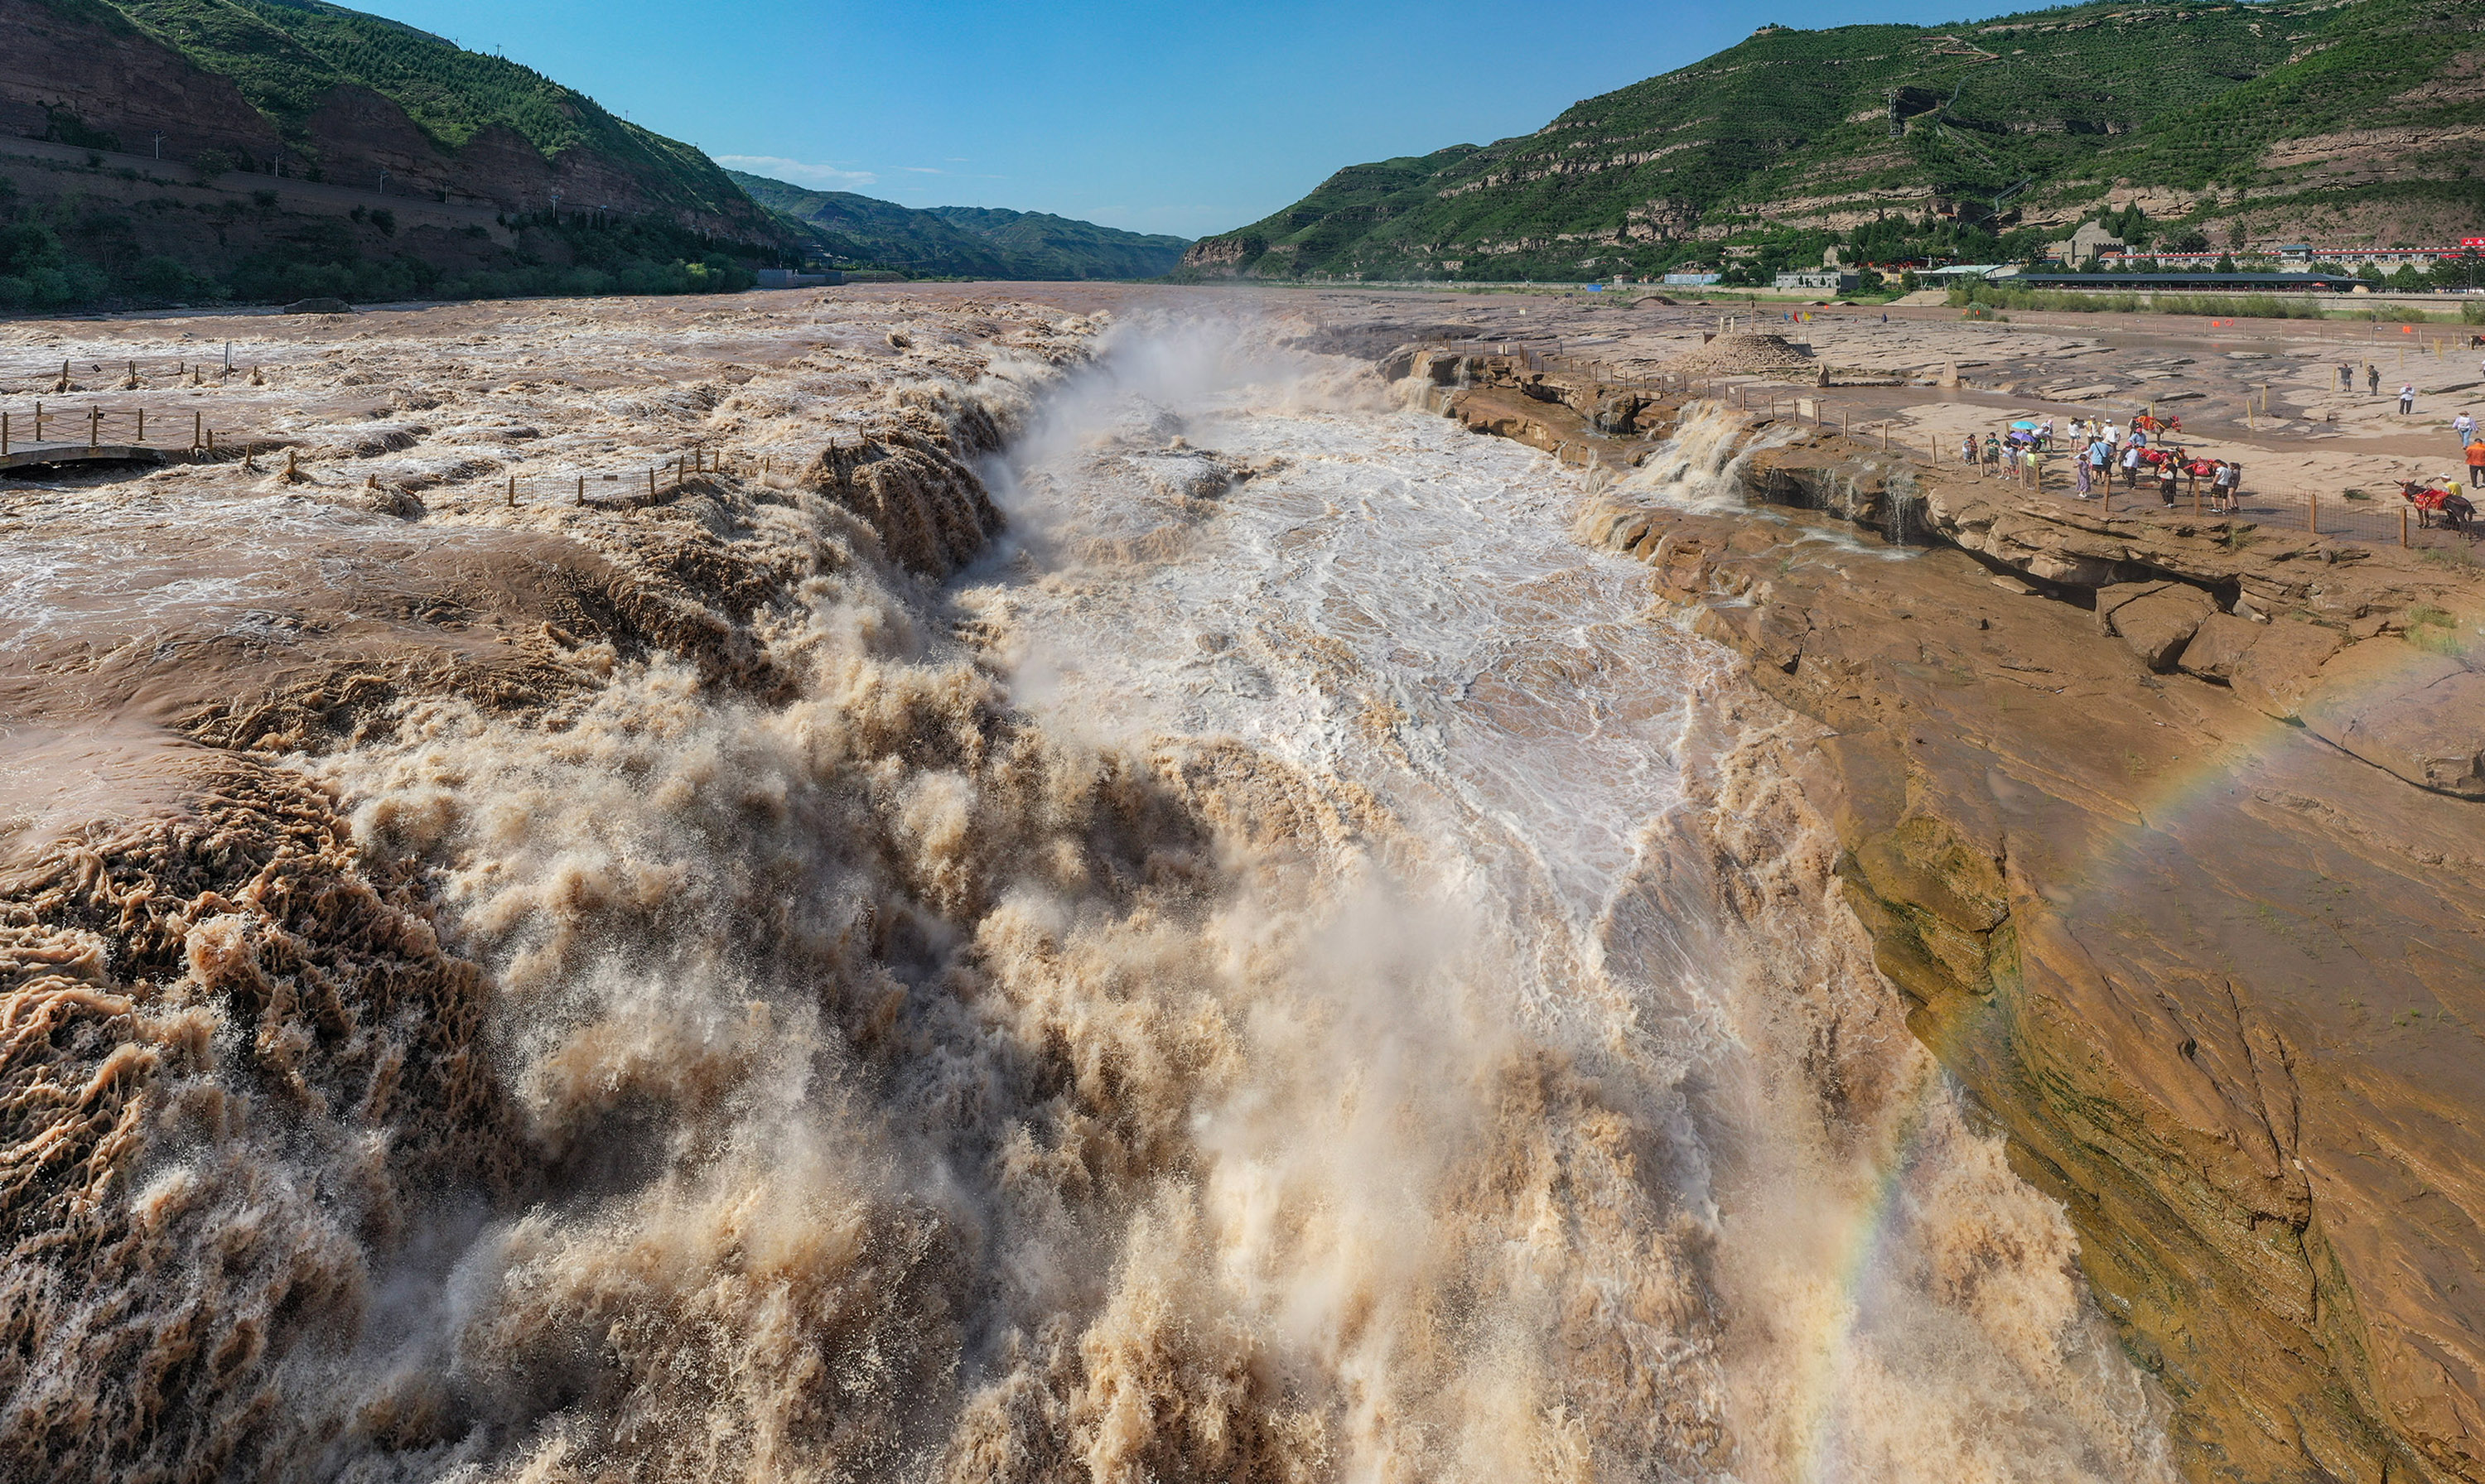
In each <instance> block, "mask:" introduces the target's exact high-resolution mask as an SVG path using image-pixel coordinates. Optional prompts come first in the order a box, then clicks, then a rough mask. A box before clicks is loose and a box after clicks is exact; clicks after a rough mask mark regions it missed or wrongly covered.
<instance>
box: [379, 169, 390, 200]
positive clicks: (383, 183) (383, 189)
mask: <svg viewBox="0 0 2485 1484" xmlns="http://www.w3.org/2000/svg"><path fill="white" fill-rule="evenodd" d="M380 194H381V195H382V196H386V195H387V194H388V172H387V171H386V170H382V171H381V172H380Z"/></svg>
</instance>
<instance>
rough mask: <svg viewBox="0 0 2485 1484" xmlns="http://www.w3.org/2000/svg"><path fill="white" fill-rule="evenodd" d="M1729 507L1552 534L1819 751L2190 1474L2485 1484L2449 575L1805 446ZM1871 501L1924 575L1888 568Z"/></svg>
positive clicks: (1922, 984) (2471, 695)
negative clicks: (1731, 664)
mask: <svg viewBox="0 0 2485 1484" xmlns="http://www.w3.org/2000/svg"><path fill="white" fill-rule="evenodd" d="M1531 400H1534V399H1533V398H1531ZM1539 405H1546V404H1542V403H1540V404H1539ZM1552 405H1559V406H1562V407H1564V408H1565V409H1566V410H1570V409H1568V404H1567V403H1559V402H1557V403H1555V404H1552ZM1570 411H1571V416H1573V417H1574V418H1578V421H1579V423H1580V424H1586V423H1588V422H1589V421H1590V418H1585V417H1579V415H1578V414H1577V413H1576V412H1575V410H1570ZM1659 415H1660V416H1662V415H1663V413H1662V410H1659ZM1637 416H1639V417H1645V416H1647V412H1646V410H1643V411H1642V412H1641V413H1640V414H1639V415H1637ZM1471 425H1472V424H1471ZM1564 431H1570V432H1573V433H1574V434H1575V433H1576V432H1578V431H1590V432H1592V431H1593V430H1592V429H1584V428H1578V427H1575V426H1574V427H1573V428H1570V429H1565V430H1564ZM1610 462H1620V463H1627V462H1629V460H1628V459H1627V458H1621V459H1616V460H1611V461H1610ZM1748 482H1749V485H1750V487H1751V489H1752V490H1753V492H1754V493H1755V494H1756V495H1757V496H1759V497H1760V498H1761V499H1762V500H1764V501H1768V502H1771V503H1769V504H1764V505H1761V506H1757V507H1756V508H1755V509H1754V510H1753V511H1752V512H1751V513H1750V514H1749V515H1747V516H1739V517H1716V516H1701V515H1693V514H1687V513H1685V512H1683V511H1681V510H1679V509H1676V508H1669V507H1666V506H1663V505H1661V504H1656V503H1652V502H1643V501H1642V499H1639V498H1636V497H1634V495H1633V494H1632V493H1631V491H1630V490H1629V489H1628V488H1627V487H1625V488H1618V489H1615V490H1612V491H1609V492H1608V493H1606V494H1604V495H1601V496H1598V497H1596V498H1593V499H1590V500H1589V502H1588V503H1587V505H1586V507H1585V508H1584V509H1583V510H1582V511H1581V512H1580V515H1579V517H1578V523H1577V533H1578V535H1579V537H1580V538H1581V539H1582V540H1583V541H1585V542H1586V543H1588V544H1590V545H1592V546H1597V547H1600V548H1603V549H1606V550H1610V551H1615V552H1622V553H1628V554H1630V555H1632V556H1635V557H1637V558H1638V559H1640V560H1643V561H1645V562H1647V563H1649V564H1650V566H1651V567H1652V569H1654V576H1655V585H1656V589H1657V591H1658V593H1659V594H1660V595H1661V596H1662V597H1664V598H1665V599H1666V600H1667V601H1668V602H1669V603H1671V604H1673V605H1676V606H1678V610H1679V612H1681V613H1682V614H1683V615H1684V617H1685V619H1686V621H1687V622H1689V623H1690V624H1691V626H1692V627H1694V628H1695V629H1697V630H1698V631H1699V632H1701V633H1703V634H1707V635H1709V636H1711V637H1713V638H1716V639H1718V640H1719V641H1721V642H1724V643H1726V644H1728V645H1730V646H1732V647H1733V648H1734V649H1736V650H1738V651H1740V652H1741V653H1743V654H1744V655H1746V656H1748V657H1749V658H1750V659H1751V661H1752V676H1753V678H1754V680H1755V681H1756V682H1757V683H1758V684H1759V685H1760V686H1761V688H1763V689H1765V690H1767V691H1768V692H1769V693H1771V694H1772V695H1774V696H1776V697H1777V698H1778V699H1779V700H1781V701H1782V702H1784V703H1785V704H1787V705H1788V706H1789V707H1790V708H1792V709H1793V710H1795V711H1797V712H1799V713H1802V714H1804V715H1809V716H1811V717H1814V718H1816V719H1817V720H1818V721H1819V722H1820V723H1821V724H1822V725H1823V726H1824V727H1825V728H1827V733H1826V735H1825V736H1824V738H1823V740H1822V741H1821V743H1820V746H1819V749H1818V758H1819V773H1818V776H1817V777H1816V778H1813V779H1811V780H1808V781H1809V782H1810V784H1811V785H1812V786H1813V787H1815V788H1816V789H1817V790H1818V791H1819V792H1820V794H1821V796H1823V798H1824V799H1825V800H1827V801H1829V802H1830V803H1831V804H1832V806H1833V809H1834V813H1835V816H1836V818H1837V821H1838V827H1839V830H1840V834H1841V839H1842V843H1843V847H1844V856H1843V865H1842V875H1843V877H1844V881H1845V886H1846V893H1847V899H1848V901H1849V902H1850V904H1852V905H1853V908H1854V910H1855V912H1856V913H1857V915H1858V917H1859V918H1861V919H1862V921H1863V922H1864V923H1865V925H1866V926H1867V927H1868V928H1869V929H1870V931H1871V933H1872V936H1873V939H1874V943H1875V945H1876V952H1877V956H1878V958H1879V962H1880V965H1881V967H1882V969H1883V971H1884V972H1885V973H1886V974H1887V975H1888V976H1889V977H1890V979H1891V980H1892V981H1893V982H1894V983H1895V984H1896V985H1898V987H1899V989H1900V991H1901V992H1902V993H1903V994H1904V995H1905V997H1906V998H1907V1001H1908V1003H1909V1007H1910V1023H1911V1024H1912V1025H1913V1027H1914V1029H1915V1031H1916V1033H1917V1034H1918V1035H1919V1036H1920V1037H1921V1038H1922V1039H1924V1040H1925V1043H1926V1044H1927V1045H1929V1046H1930V1047H1932V1048H1933V1050H1934V1051H1935V1052H1936V1053H1937V1054H1938V1055H1939V1056H1940V1057H1941V1059H1942V1061H1943V1063H1944V1065H1945V1066H1948V1067H1950V1068H1951V1070H1952V1071H1953V1073H1954V1074H1955V1075H1957V1076H1958V1077H1959V1078H1960V1079H1961V1081H1962V1082H1964V1083H1965V1084H1966V1085H1967V1086H1968V1087H1969V1088H1970V1089H1971V1090H1972V1091H1973V1092H1974V1093H1975V1094H1976V1096H1977V1097H1978V1098H1979V1100H1980V1102H1981V1104H1982V1105H1983V1106H1984V1107H1985V1108H1986V1109H1988V1110H1989V1111H1990V1113H1991V1115H1992V1117H1993V1118H1994V1119H1995V1120H1997V1121H1998V1122H1999V1124H2000V1125H2001V1126H2002V1127H2003V1128H2004V1129H2005V1130H2007V1133H2008V1135H2009V1139H2010V1147H2011V1152H2012V1156H2013V1159H2014V1161H2015V1163H2016V1164H2017V1166H2018V1168H2019V1169H2020V1170H2021V1171H2022V1172H2023V1173H2024V1174H2026V1175H2027V1176H2028V1177H2029V1178H2031V1179H2032V1180H2034V1182H2036V1183H2037V1184H2039V1185H2040V1186H2042V1187H2044V1188H2045V1189H2047V1190H2049V1191H2051V1192H2052V1193H2054V1194H2055V1195H2056V1196H2058V1197H2059V1198H2061V1199H2062V1201H2064V1202H2065V1204H2066V1205H2067V1206H2068V1208H2069V1210H2070V1212H2071V1214H2072V1217H2073V1219H2074V1221H2075V1222H2076V1224H2077V1226H2078V1228H2079V1229H2080V1232H2081V1235H2082V1261H2083V1264H2084V1266H2085V1267H2086V1269H2087V1272H2088V1276H2089V1279H2090V1281H2091V1282H2092V1283H2093V1284H2094V1287H2095V1290H2096V1292H2097V1293H2098V1295H2099V1296H2100V1298H2101V1300H2102V1301H2103V1303H2104V1304H2105V1306H2106V1308H2107V1309H2108V1311H2109V1312H2110V1313H2111V1314H2112V1315H2113V1316H2114V1318H2115V1319H2116V1323H2117V1325H2118V1326H2119V1328H2120V1332H2121V1334H2122V1336H2123V1337H2124V1339H2125V1342H2126V1344H2127V1345H2128V1346H2129V1347H2130V1349H2131V1350H2132V1351H2133V1353H2134V1354H2135V1355H2136V1356H2137V1357H2138V1358H2139V1359H2140V1360H2141V1362H2142V1363H2144V1365H2145V1366H2147V1367H2148V1368H2149V1369H2150V1370H2151V1371H2152V1372H2153V1373H2155V1374H2156V1375H2157V1376H2158V1377H2159V1378H2160V1379H2161V1381H2162V1382H2163V1383H2164V1385H2165V1387H2166V1389H2167V1390H2168V1392H2169V1393H2170V1394H2171V1396H2172V1398H2173V1399H2174V1401H2175V1403H2176V1408H2177V1412H2176V1420H2175V1429H2176V1441H2177V1444H2178V1447H2179V1449H2180V1453H2181V1457H2182V1460H2183V1466H2184V1469H2185V1471H2186V1473H2187V1474H2188V1475H2189V1476H2191V1477H2193V1478H2196V1479H2204V1480H2205V1479H2218V1480H2228V1479H2232V1480H2247V1479H2249V1480H2328V1479H2346V1480H2359V1481H2373V1484H2379V1481H2383V1480H2400V1479H2427V1480H2452V1479H2458V1480H2475V1479H2480V1478H2485V1397H2480V1389H2481V1388H2485V1383H2480V1374H2485V1372H2480V1364H2479V1363H2480V1360H2485V1341H2480V1338H2479V1336H2480V1332H2481V1331H2485V1272H2480V1268H2485V1229H2480V1227H2479V1212H2480V1210H2485V1167H2480V1161H2479V1157H2478V1152H2477V1150H2478V1146H2477V1143H2476V1140H2475V1137H2474V1135H2473V1132H2472V1126H2471V1125H2472V1121H2473V1120H2474V1119H2475V1117H2476V1115H2477V1112H2478V1110H2479V1109H2480V1108H2485V1069H2480V1062H2479V1058H2478V1055H2477V1053H2478V1049H2479V1042H2478V1026H2479V1025H2480V1024H2485V931H2480V926H2485V765H2480V757H2479V754H2480V752H2485V673H2480V670H2479V665H2478V660H2477V656H2478V653H2479V649H2480V643H2479V634H2480V633H2485V629H2480V623H2485V582H2480V581H2479V580H2478V579H2477V576H2476V573H2475V569H2474V568H2472V567H2466V566H2461V565H2457V564H2443V563H2438V562H2434V561H2427V560H2425V559H2422V558H2420V557H2419V556H2417V555H2416V554H2413V553H2400V552H2397V551H2387V552H2366V551H2362V550H2359V549H2356V548H2351V547H2342V546H2340V545H2338V544H2335V543H2332V542H2327V541H2323V540H2319V539H2317V538H2313V537H2309V536H2305V535H2300V534H2282V533H2279V532H2275V531H2270V530H2266V529H2257V528H2254V527H2253V526H2249V525H2241V524H2235V523H2228V522H2225V521H2217V520H2208V521H2192V520H2188V519H2185V520H2174V519H2166V518H2162V517H2159V516H2155V515H2144V516H2126V515H2121V514H2116V515H2114V516H2105V515H2102V514H2099V513H2096V512H2093V511H2090V510H2084V509H2080V508H2078V507H2063V506H2061V505H2057V504H2055V503H2053V502H2051V501H2045V500H2040V499H2034V498H2028V497H2024V496H2022V495H2020V494H2018V493H2017V492H2013V491H2010V490H2007V489H2006V488H2004V487H2001V486H1998V485H1994V484H1990V483H1984V482H1980V481H1977V480H1975V479H1973V478H1971V477H1966V476H1964V475H1959V476H1951V475H1948V474H1947V473H1946V472H1938V473H1937V472H1927V471H1925V470H1923V469H1921V468H1910V467H1907V466H1906V465H1905V464H1904V461H1902V460H1897V459H1884V458H1883V457H1882V456H1880V455H1878V454H1877V453H1874V452H1872V451H1871V450H1870V449H1868V448H1867V447H1866V446H1865V445H1861V444H1851V443H1847V442H1846V441H1844V440H1842V439H1837V438H1834V437H1832V438H1825V439H1814V438H1806V439H1803V440H1800V441H1798V442H1796V443H1794V444H1790V445H1788V446H1786V447H1783V448H1780V449H1776V450H1772V451H1769V452H1765V453H1762V454H1761V455H1759V456H1757V457H1755V458H1754V459H1753V461H1752V464H1751V466H1750V472H1749V480H1748ZM1901 501H1903V502H1904V503H1905V505H1906V508H1907V511H1908V516H1909V518H1910V519H1911V520H1913V521H1914V523H1915V524H1914V526H1912V527H1911V529H1912V530H1913V531H1914V534H1915V537H1916V539H1917V540H1919V541H1928V542H1930V543H1933V544H1931V545H1928V546H1923V547H1919V548H1917V549H1914V550H1906V549H1898V548H1892V547H1890V546H1889V545H1888V544H1887V543H1886V541H1884V540H1883V539H1882V537H1881V535H1880V534H1879V533H1880V532H1886V531H1887V530H1888V529H1889V528H1890V526H1889V522H1890V519H1891V516H1892V513H1893V509H1894V507H1895V506H1897V505H1898V504H1899V503H1900V502H1901ZM1858 526H1862V527H1863V529H1862V530H1860V531H1859V529H1858Z"/></svg>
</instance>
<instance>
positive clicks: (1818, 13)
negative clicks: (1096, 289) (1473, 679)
mask: <svg viewBox="0 0 2485 1484" xmlns="http://www.w3.org/2000/svg"><path fill="white" fill-rule="evenodd" d="M352 3H355V4H357V7H358V8H363V9H369V10H372V11H376V12H378V13H381V14H385V15H388V16H391V17H393V18H395V19H397V20H401V21H404V22H406V23H408V24H410V25H415V26H420V27H422V28H423V29H424V30H426V31H431V32H435V33H437V34H439V35H441V36H445V37H449V38H451V40H456V41H458V42H460V43H462V44H464V45H465V46H467V47H470V48H472V49H474V50H477V51H499V52H503V53H505V55H507V56H508V57H509V58H510V59H512V60H513V61H520V62H525V63H527V64H528V65H530V66H532V67H535V68H536V69H537V70H539V71H541V72H544V73H545V74H547V75H549V76H551V77H553V78H556V79H558V80H560V82H563V83H566V84H568V85H569V86H571V87H574V88H577V89H579V90H581V91H582V92H585V93H587V94H591V95H593V96H594V97H595V98H596V99H597V100H599V101H601V102H602V103H603V104H604V105H605V106H606V107H608V108H610V109H612V110H614V112H616V113H626V114H628V115H629V117H630V118H631V119H633V120H634V121H638V122H640V123H642V124H645V125H646V126H648V127H650V128H653V129H655V130H656V131H658V132H659V133H664V134H669V135H672V136H674V137H675V138H678V139H686V140H690V141H692V142H693V143H695V144H696V145H698V146H699V147H700V148H704V149H705V150H706V151H707V152H708V153H709V154H711V155H714V156H716V157H718V158H719V159H721V160H724V163H726V164H729V165H734V166H736V167H737V168H739V169H743V170H749V171H751V172H752V173H754V174H758V175H777V176H778V177H779V178H783V179H791V180H795V181H797V182H798V183H801V184H806V185H813V186H817V187H820V188H822V189H830V190H852V191H860V192H861V193H862V194H864V195H867V196H877V197H880V198H882V199H883V200H887V201H895V202H902V203H904V204H906V205H910V206H934V205H967V206H1010V207H1015V208H1017V209H1019V210H1023V211H1053V212H1058V213H1060V214H1061V215H1063V216H1072V217H1082V218H1085V219H1087V220H1089V221H1095V222H1102V223H1105V224H1106V225H1108V226H1113V227H1122V228H1128V229H1133V230H1136V231H1162V232H1175V233H1179V234H1180V235H1182V236H1186V237H1196V236H1202V235H1205V234H1207V233H1210V232H1214V231H1218V230H1222V229H1227V228H1232V227H1239V226H1242V224H1244V223H1246V222H1250V221H1254V220H1256V219H1258V218H1260V217H1262V216H1266V215H1267V214H1269V213H1270V212H1271V211H1274V210H1276V209H1277V208H1278V207H1280V206H1282V205H1285V204H1286V203H1288V202H1292V201H1294V200H1296V199H1297V198H1298V197H1300V196H1301V195H1303V194H1304V193H1305V192H1307V191H1309V190H1310V189H1311V188H1312V187H1313V186H1315V185H1318V184H1319V183H1320V182H1321V181H1322V180H1323V179H1324V178H1325V177H1326V176H1327V175H1329V173H1330V172H1331V171H1334V170H1335V169H1337V168H1338V167H1339V166H1341V165H1349V164H1353V163H1355V162H1358V161H1363V160H1376V159H1386V158H1388V157H1390V156H1392V155H1400V154H1423V153H1427V152H1430V151H1431V150H1434V149H1437V148H1442V147H1443V146H1446V145H1454V144H1460V143H1470V144H1485V143H1488V142H1490V141H1492V140H1495V139H1501V138H1506V137H1508V136H1510V135H1513V134H1523V133H1526V132H1528V131H1530V130H1532V129H1534V128H1536V127H1538V126H1539V125H1541V124H1543V122H1544V121H1547V120H1549V119H1551V118H1552V117H1553V116H1554V115H1555V114H1557V113H1559V112H1561V111H1562V110H1563V109H1564V108H1567V107H1569V106H1570V104H1571V103H1573V102H1576V101H1577V100H1578V99H1580V98H1584V97H1593V96H1595V95H1596V94H1599V93H1607V92H1611V91H1612V90H1613V89H1616V88H1619V87H1622V86H1624V85H1625V84H1628V83H1633V82H1637V81H1638V80H1640V79H1641V78H1643V77H1650V76H1653V75H1654V74H1656V73H1658V72H1663V71H1667V70H1669V69H1671V68H1673V67H1680V66H1682V65H1683V64H1685V63H1688V62H1693V61H1697V60H1698V59H1700V58H1701V57H1704V56H1707V54H1709V53H1710V52H1713V51H1717V50H1719V49H1721V48H1723V47H1726V46H1730V45H1732V44H1734V42H1735V41H1736V40H1741V39H1742V38H1743V37H1745V36H1747V35H1749V34H1750V33H1751V32H1752V30H1753V29H1754V28H1755V27H1757V26H1759V25H1761V24H1762V23H1764V22H1769V21H1775V22H1778V23H1780V24H1783V25H1789V26H1802V27H1815V26H1834V25H1845V24H1851V23H1854V22H1858V21H1873V20H1904V21H1915V22H1935V21H1950V20H1957V19H1960V18H1962V16H1963V15H1990V14H1996V13H2002V12H2003V11H2005V10H2011V9H2027V8H2029V7H2028V4H2027V3H2026V0H2023V3H2022V4H2020V5H2017V6H2005V5H1982V6H1975V5H1969V6H1962V5H1960V4H1958V3H1957V0H1917V3H1908V0H1843V3H1841V0H1796V3H1779V0H1766V3H1764V4H1763V5H1762V6H1761V7H1759V8H1754V7H1749V6H1742V5H1713V4H1686V3H1681V0H1656V3H1646V0H1642V3H1637V4H1633V3H1629V0H1625V3H1622V4H1617V5H1559V4H1553V5H1547V4H1542V3H1538V4H1525V3H1518V4H1510V3H1505V4H1498V5H1481V4H1473V3H1469V0H1426V3H1415V0H1364V3H1354V0H1344V3H1338V0H1329V3H1321V0H1258V3H1254V4H1237V3H1233V0H1192V3H1188V4H1181V3H1156V4H1148V3H1140V0H1091V3H1088V4H1083V5H1060V4H1046V3H1042V0H1036V3H1021V4H997V3H991V0H947V3H939V0H920V3H913V4H908V3H902V0H898V3H887V4H880V5H868V6H866V5H855V4H848V3H842V0H738V3H724V4H715V3H711V4H705V5H693V4H685V3H681V0H532V3H511V0H352ZM737 157H739V158H737ZM761 161H765V162H771V163H755V162H761Z"/></svg>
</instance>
